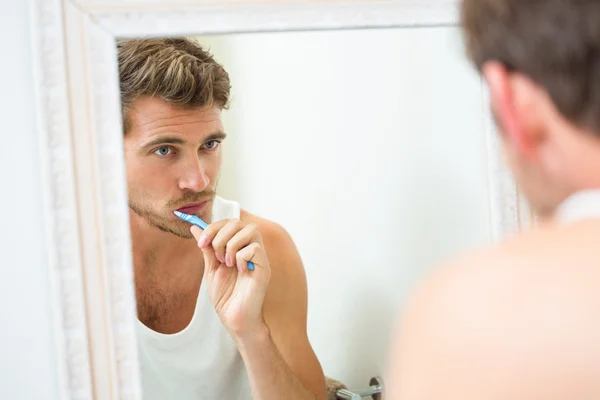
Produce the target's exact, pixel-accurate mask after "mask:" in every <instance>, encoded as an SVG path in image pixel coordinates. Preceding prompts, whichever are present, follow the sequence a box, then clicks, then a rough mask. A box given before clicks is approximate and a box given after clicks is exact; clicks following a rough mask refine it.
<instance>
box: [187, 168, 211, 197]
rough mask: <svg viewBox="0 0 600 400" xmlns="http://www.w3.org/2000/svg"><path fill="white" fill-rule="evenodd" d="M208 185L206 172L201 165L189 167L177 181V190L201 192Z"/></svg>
mask: <svg viewBox="0 0 600 400" xmlns="http://www.w3.org/2000/svg"><path fill="white" fill-rule="evenodd" d="M209 183H210V180H209V179H208V175H206V171H205V170H204V168H203V167H202V165H201V164H199V163H198V164H195V165H190V166H189V168H188V169H187V170H186V171H185V172H184V173H183V174H182V176H181V178H180V179H179V188H180V189H181V190H193V191H194V192H201V191H203V190H204V189H206V187H207V186H208V184H209Z"/></svg>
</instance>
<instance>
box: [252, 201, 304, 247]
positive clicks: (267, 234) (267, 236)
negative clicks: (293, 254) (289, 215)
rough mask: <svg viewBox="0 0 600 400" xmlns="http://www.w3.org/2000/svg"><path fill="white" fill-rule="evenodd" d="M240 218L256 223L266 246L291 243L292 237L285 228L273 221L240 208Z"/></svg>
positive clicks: (289, 244)
mask: <svg viewBox="0 0 600 400" xmlns="http://www.w3.org/2000/svg"><path fill="white" fill-rule="evenodd" d="M240 220H241V221H242V222H244V223H248V224H254V225H256V226H257V227H258V229H259V231H260V233H261V235H262V237H263V240H264V242H265V246H267V247H273V246H280V245H284V246H285V247H287V246H291V245H293V241H292V238H291V236H290V235H289V233H288V232H287V230H286V229H285V228H284V227H283V226H281V225H280V224H278V223H277V222H275V221H271V220H269V219H266V218H262V217H259V216H258V215H255V214H252V213H251V212H249V211H247V210H244V209H241V210H240Z"/></svg>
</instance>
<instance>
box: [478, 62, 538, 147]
mask: <svg viewBox="0 0 600 400" xmlns="http://www.w3.org/2000/svg"><path fill="white" fill-rule="evenodd" d="M482 75H483V78H484V79H485V81H486V83H487V86H488V88H489V92H490V100H491V107H492V112H493V113H494V116H495V118H496V122H497V123H498V125H499V127H498V128H499V129H500V131H501V134H502V136H503V137H504V139H505V143H506V145H507V147H509V148H510V149H511V151H513V152H516V153H517V154H520V155H522V156H524V157H525V158H527V159H532V158H535V157H536V150H537V149H536V145H535V144H536V143H535V138H534V137H531V135H529V134H528V133H529V132H528V130H527V125H526V124H525V121H523V119H522V118H521V117H522V114H521V110H520V109H518V108H517V106H518V99H517V98H516V97H517V96H516V93H515V88H514V85H513V82H512V80H513V76H511V73H510V72H509V71H508V70H507V69H506V67H505V66H504V65H502V64H501V63H499V62H497V61H489V62H487V63H485V64H484V65H483V68H482Z"/></svg>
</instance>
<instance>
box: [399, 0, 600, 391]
mask: <svg viewBox="0 0 600 400" xmlns="http://www.w3.org/2000/svg"><path fill="white" fill-rule="evenodd" d="M462 26H463V30H464V35H465V40H466V45H467V49H468V53H469V55H470V58H471V59H472V61H473V62H474V64H475V65H476V67H477V68H478V70H479V71H480V72H481V74H482V76H483V78H484V79H485V81H486V82H487V85H488V86H489V89H490V95H491V108H492V110H493V112H494V115H495V118H496V120H497V124H498V128H499V131H500V134H501V136H502V141H503V143H504V146H505V150H506V154H507V158H508V161H509V164H510V166H511V168H512V170H513V172H514V174H515V176H516V179H517V181H518V183H519V184H520V187H521V188H522V189H523V191H524V192H525V194H526V196H527V198H528V199H529V202H530V204H531V206H532V207H533V208H534V210H535V211H536V212H537V214H538V215H539V216H540V217H541V218H542V223H541V226H540V227H539V228H538V229H536V230H531V231H528V232H524V233H522V234H521V235H518V236H516V237H513V238H510V239H507V240H506V241H504V242H503V243H501V244H499V245H496V246H493V247H491V248H487V249H484V250H481V251H478V252H476V253H474V254H469V255H467V256H465V257H463V258H461V259H458V260H455V261H453V262H450V263H448V265H445V266H443V267H442V268H440V269H438V270H437V271H436V272H435V273H434V274H433V275H432V276H430V277H429V278H428V279H427V280H426V281H425V282H424V283H423V284H422V285H421V286H420V288H418V290H417V291H416V293H415V294H414V296H413V297H412V298H411V299H410V302H409V305H408V307H407V309H406V310H405V313H404V316H403V319H402V322H401V324H400V329H399V332H398V335H397V336H396V342H395V343H394V346H393V353H392V355H391V366H390V370H389V376H388V380H387V382H388V393H387V396H388V397H387V398H388V399H390V400H395V399H402V400H413V399H419V400H425V399H445V400H459V399H460V400H470V399H498V400H500V399H503V400H504V399H511V400H532V399H564V400H567V399H569V400H572V399H600V2H599V1H598V0H464V1H463V3H462Z"/></svg>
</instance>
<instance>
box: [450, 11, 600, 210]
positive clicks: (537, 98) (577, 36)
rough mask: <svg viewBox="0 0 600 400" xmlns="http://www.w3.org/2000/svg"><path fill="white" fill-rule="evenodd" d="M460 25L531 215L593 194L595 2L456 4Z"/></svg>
mask: <svg viewBox="0 0 600 400" xmlns="http://www.w3.org/2000/svg"><path fill="white" fill-rule="evenodd" d="M461 24H462V29H463V35H464V40H465V44H466V48H467V52H468V56H469V58H470V59H471V61H472V62H473V64H474V65H475V67H476V68H477V69H478V70H479V72H480V73H481V74H482V76H483V78H484V79H485V81H486V82H487V85H488V88H489V91H490V100H491V108H492V112H493V114H494V117H495V119H496V123H497V126H498V129H499V131H500V134H501V136H502V141H503V143H504V146H505V150H506V155H507V159H508V162H509V164H510V166H511V169H512V171H513V173H514V175H515V177H516V179H517V182H518V184H519V185H520V186H521V188H522V190H523V191H524V192H525V194H526V196H527V197H528V200H529V202H530V203H531V206H532V207H533V208H534V210H535V211H536V212H537V213H538V214H539V215H540V216H551V215H552V214H553V213H554V211H555V210H556V208H557V206H558V205H559V204H560V203H561V202H562V201H563V200H565V198H566V197H568V196H569V195H571V194H572V193H574V192H576V191H580V190H585V189H590V188H600V1H598V0H464V1H463V3H462V8H461Z"/></svg>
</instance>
